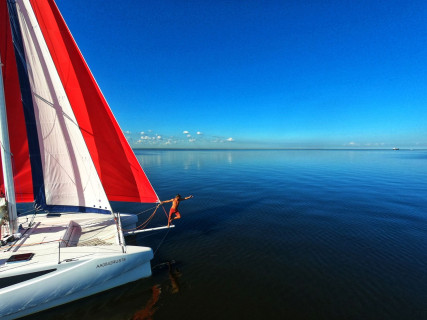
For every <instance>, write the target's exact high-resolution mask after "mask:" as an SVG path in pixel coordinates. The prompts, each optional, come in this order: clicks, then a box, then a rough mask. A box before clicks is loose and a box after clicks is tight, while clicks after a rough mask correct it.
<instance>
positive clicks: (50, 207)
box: [43, 205, 111, 214]
mask: <svg viewBox="0 0 427 320" xmlns="http://www.w3.org/2000/svg"><path fill="white" fill-rule="evenodd" d="M43 209H44V210H46V211H48V212H80V213H103V214H111V211H110V210H106V209H100V208H91V207H84V206H66V205H46V206H44V208H43Z"/></svg>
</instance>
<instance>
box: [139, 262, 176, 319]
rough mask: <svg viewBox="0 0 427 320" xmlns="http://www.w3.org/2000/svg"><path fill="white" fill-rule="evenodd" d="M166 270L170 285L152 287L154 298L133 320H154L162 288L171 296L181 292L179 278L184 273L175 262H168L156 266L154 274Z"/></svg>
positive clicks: (152, 297)
mask: <svg viewBox="0 0 427 320" xmlns="http://www.w3.org/2000/svg"><path fill="white" fill-rule="evenodd" d="M165 268H167V270H168V276H169V283H166V284H155V285H154V286H152V288H151V291H152V296H151V298H150V299H149V300H148V302H147V304H146V305H145V306H144V308H142V309H141V310H139V311H137V312H135V314H134V315H133V317H132V320H150V319H153V318H152V317H153V315H154V313H155V312H156V311H157V309H158V307H157V303H158V301H159V299H160V294H161V292H162V286H163V287H165V288H166V291H167V292H169V293H171V294H176V293H178V292H179V287H180V286H179V281H178V278H180V277H181V275H182V273H181V272H180V271H179V270H178V268H177V267H176V265H175V261H167V262H163V263H160V264H158V265H156V266H154V267H153V268H152V269H153V272H162V271H163V270H164V269H165Z"/></svg>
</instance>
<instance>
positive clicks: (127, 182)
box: [0, 0, 159, 319]
mask: <svg viewBox="0 0 427 320" xmlns="http://www.w3.org/2000/svg"><path fill="white" fill-rule="evenodd" d="M0 61H1V63H2V67H1V70H0V71H1V74H0V127H1V128H0V131H1V159H2V170H1V174H0V181H1V186H0V193H1V199H0V205H1V203H3V205H2V206H1V210H0V215H1V230H2V234H1V244H2V246H1V248H0V318H1V319H14V318H18V317H22V316H25V315H28V314H32V313H35V312H39V311H41V310H45V309H48V308H51V307H54V306H58V305H61V304H64V303H67V302H70V301H73V300H77V299H80V298H83V297H86V296H89V295H92V294H95V293H98V292H101V291H104V290H107V289H110V288H113V287H116V286H119V285H122V284H125V283H128V282H131V281H135V280H137V279H140V278H144V277H149V276H150V275H151V266H150V260H151V259H152V258H153V252H152V249H151V248H148V247H141V246H127V245H126V244H125V240H124V236H123V229H124V228H123V226H121V222H122V221H121V219H120V216H119V214H116V213H114V212H113V210H112V208H111V205H110V201H128V202H140V203H159V198H158V196H157V194H156V192H155V191H154V189H153V188H152V186H151V184H150V182H149V180H148V179H147V177H146V175H145V173H144V171H143V170H142V168H141V166H140V164H139V162H138V160H137V158H136V157H135V155H134V153H133V151H132V149H131V147H130V146H129V144H128V142H127V141H126V138H125V136H124V134H123V132H122V131H121V129H120V127H119V125H118V123H117V121H116V120H115V118H114V116H113V114H112V112H111V110H110V108H109V106H108V104H107V102H106V100H105V98H104V96H103V95H102V93H101V91H100V89H99V87H98V85H97V83H96V81H95V79H94V77H93V75H92V74H91V72H90V70H89V68H88V66H87V64H86V62H85V60H84V58H83V56H82V54H81V52H80V50H79V49H78V47H77V45H76V43H75V41H74V39H73V37H72V35H71V33H70V31H69V29H68V27H67V25H66V24H65V22H64V19H63V18H62V16H61V14H60V12H59V10H58V8H57V6H56V4H55V2H54V1H53V0H0ZM27 202H33V203H34V208H35V209H34V211H35V212H34V214H30V215H28V214H27V215H19V214H18V212H17V208H16V205H17V203H27Z"/></svg>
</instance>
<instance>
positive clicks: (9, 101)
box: [0, 1, 34, 202]
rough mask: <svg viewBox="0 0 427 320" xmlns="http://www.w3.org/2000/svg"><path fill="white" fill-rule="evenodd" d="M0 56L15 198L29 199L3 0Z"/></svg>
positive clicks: (19, 105)
mask: <svg viewBox="0 0 427 320" xmlns="http://www.w3.org/2000/svg"><path fill="white" fill-rule="evenodd" d="M0 56H1V59H2V63H3V68H2V71H3V83H4V92H5V98H6V105H7V106H8V112H7V121H8V123H9V139H10V146H11V153H12V165H13V169H14V184H15V193H16V201H17V202H32V201H34V196H33V183H32V175H31V164H30V155H29V149H28V142H27V129H26V126H25V117H24V109H23V106H22V101H21V92H20V87H19V80H18V70H17V65H16V62H15V61H16V60H15V50H14V49H13V42H12V35H11V30H10V22H9V15H8V12H7V4H6V1H0ZM0 166H1V163H0ZM0 193H1V194H4V186H3V170H0Z"/></svg>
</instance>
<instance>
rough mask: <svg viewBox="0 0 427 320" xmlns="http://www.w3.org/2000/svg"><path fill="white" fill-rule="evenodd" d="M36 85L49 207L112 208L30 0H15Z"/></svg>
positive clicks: (35, 101) (36, 110) (35, 102)
mask: <svg viewBox="0 0 427 320" xmlns="http://www.w3.org/2000/svg"><path fill="white" fill-rule="evenodd" d="M16 5H17V11H18V18H19V24H20V26H21V32H22V38H23V43H24V50H25V58H26V61H27V67H28V76H29V81H30V86H31V90H32V99H33V105H34V113H35V116H36V122H37V131H38V132H37V134H38V141H39V145H40V154H41V161H42V167H43V179H44V191H45V198H46V205H47V206H71V207H86V208H96V209H101V210H108V211H111V207H110V204H109V201H108V199H107V196H106V194H105V191H104V188H103V186H102V184H101V181H100V179H99V176H98V174H97V171H96V168H95V166H94V164H93V161H92V159H91V157H90V154H89V151H88V149H87V146H86V144H85V141H84V139H83V137H82V134H81V131H80V128H79V126H78V124H77V121H76V118H75V115H74V113H73V110H72V108H71V105H70V103H69V101H68V98H67V96H66V93H65V90H64V87H63V85H62V83H61V80H60V78H59V75H58V72H57V70H56V68H55V65H54V63H53V60H52V57H51V55H50V52H49V50H48V47H47V45H46V42H45V40H44V38H43V35H42V33H41V31H40V27H39V25H38V22H37V20H36V17H35V15H34V13H33V10H32V8H31V4H30V2H29V1H28V0H18V1H16Z"/></svg>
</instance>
